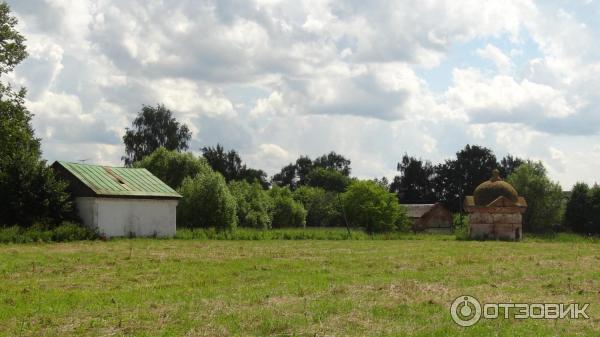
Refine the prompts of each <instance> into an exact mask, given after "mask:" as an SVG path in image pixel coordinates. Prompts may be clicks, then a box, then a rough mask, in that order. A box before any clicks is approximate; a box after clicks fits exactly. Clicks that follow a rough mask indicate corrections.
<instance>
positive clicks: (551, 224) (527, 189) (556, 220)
mask: <svg viewBox="0 0 600 337" xmlns="http://www.w3.org/2000/svg"><path fill="white" fill-rule="evenodd" d="M507 180H508V182H509V183H510V184H512V185H513V186H514V188H515V189H516V190H517V192H518V193H519V195H520V196H523V197H524V198H525V201H526V202H527V211H526V212H525V214H524V215H523V229H524V230H527V231H534V232H544V231H550V230H553V229H554V228H555V227H556V225H557V224H560V221H561V214H562V206H563V194H562V189H561V187H560V185H559V184H558V183H555V182H552V181H550V179H548V177H547V176H546V169H545V168H544V165H543V164H542V163H541V162H532V161H527V162H526V163H525V164H522V165H521V166H519V168H517V169H516V170H515V172H513V173H512V174H511V175H510V176H509V177H508V179H507Z"/></svg>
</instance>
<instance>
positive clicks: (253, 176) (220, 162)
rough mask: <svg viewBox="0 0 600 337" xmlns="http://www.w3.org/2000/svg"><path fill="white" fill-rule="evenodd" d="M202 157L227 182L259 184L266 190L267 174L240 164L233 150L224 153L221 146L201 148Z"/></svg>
mask: <svg viewBox="0 0 600 337" xmlns="http://www.w3.org/2000/svg"><path fill="white" fill-rule="evenodd" d="M201 150H202V156H203V157H204V159H206V161H207V162H208V165H210V167H212V169H213V170H215V171H217V172H219V173H221V174H222V175H223V177H225V180H226V181H227V182H230V181H234V180H245V181H247V182H249V183H253V182H255V181H258V182H260V184H261V186H262V187H263V188H268V187H269V183H268V182H267V173H266V172H264V171H263V170H256V169H253V168H249V167H247V166H246V164H244V163H243V162H242V158H240V156H239V154H238V153H237V152H236V151H235V150H229V152H225V149H224V148H223V146H221V144H217V146H216V147H212V146H208V147H203V148H202V149H201Z"/></svg>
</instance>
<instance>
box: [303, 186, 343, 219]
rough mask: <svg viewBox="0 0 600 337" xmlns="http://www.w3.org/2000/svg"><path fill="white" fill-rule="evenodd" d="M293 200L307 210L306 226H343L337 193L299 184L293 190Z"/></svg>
mask: <svg viewBox="0 0 600 337" xmlns="http://www.w3.org/2000/svg"><path fill="white" fill-rule="evenodd" d="M294 200H296V201H299V202H300V203H302V205H303V206H304V208H305V209H306V211H307V215H306V225H307V226H314V227H320V226H327V227H336V226H344V225H345V224H344V222H343V221H344V220H343V217H342V212H341V207H340V206H341V205H340V200H339V198H338V194H337V193H334V192H328V191H325V190H324V189H322V188H320V187H311V186H301V187H299V188H297V189H296V190H295V191H294Z"/></svg>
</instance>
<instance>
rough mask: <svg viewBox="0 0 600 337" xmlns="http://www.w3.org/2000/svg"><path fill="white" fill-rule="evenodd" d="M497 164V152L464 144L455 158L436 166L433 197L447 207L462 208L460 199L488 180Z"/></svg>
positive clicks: (458, 209) (455, 209)
mask: <svg viewBox="0 0 600 337" xmlns="http://www.w3.org/2000/svg"><path fill="white" fill-rule="evenodd" d="M497 167H498V162H497V160H496V156H495V155H494V154H493V153H492V151H491V150H490V149H488V148H485V147H481V146H477V145H473V146H471V145H467V146H466V147H465V148H464V149H463V150H461V151H459V152H457V153H456V159H453V160H446V161H445V162H444V163H442V164H438V165H436V166H435V178H434V186H435V193H436V197H437V199H438V200H439V201H441V202H442V203H444V204H445V205H446V207H448V208H449V209H450V210H452V211H454V212H457V211H460V210H461V209H462V203H463V199H464V197H465V196H466V195H468V194H472V193H473V191H474V190H475V187H477V186H478V185H479V184H481V183H482V182H484V181H486V180H488V179H489V178H490V175H491V173H492V171H493V170H494V169H495V168H497Z"/></svg>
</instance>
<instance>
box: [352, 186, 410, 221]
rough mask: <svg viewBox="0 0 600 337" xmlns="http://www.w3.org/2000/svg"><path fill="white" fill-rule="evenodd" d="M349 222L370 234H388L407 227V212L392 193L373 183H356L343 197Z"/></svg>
mask: <svg viewBox="0 0 600 337" xmlns="http://www.w3.org/2000/svg"><path fill="white" fill-rule="evenodd" d="M342 199H343V203H344V207H345V209H346V214H347V215H348V221H349V222H350V223H351V224H352V225H354V226H360V227H364V228H365V230H366V231H367V232H369V233H375V232H388V231H392V230H395V229H398V228H399V227H400V228H402V227H404V226H407V220H406V219H407V217H406V212H405V210H404V209H403V208H402V207H400V205H399V204H398V199H397V198H396V195H395V194H394V193H390V192H388V191H387V190H385V189H384V188H383V187H381V186H380V185H379V184H377V183H375V182H373V181H356V182H353V183H352V184H351V185H350V186H349V187H348V191H347V192H346V193H344V195H343V198H342Z"/></svg>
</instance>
